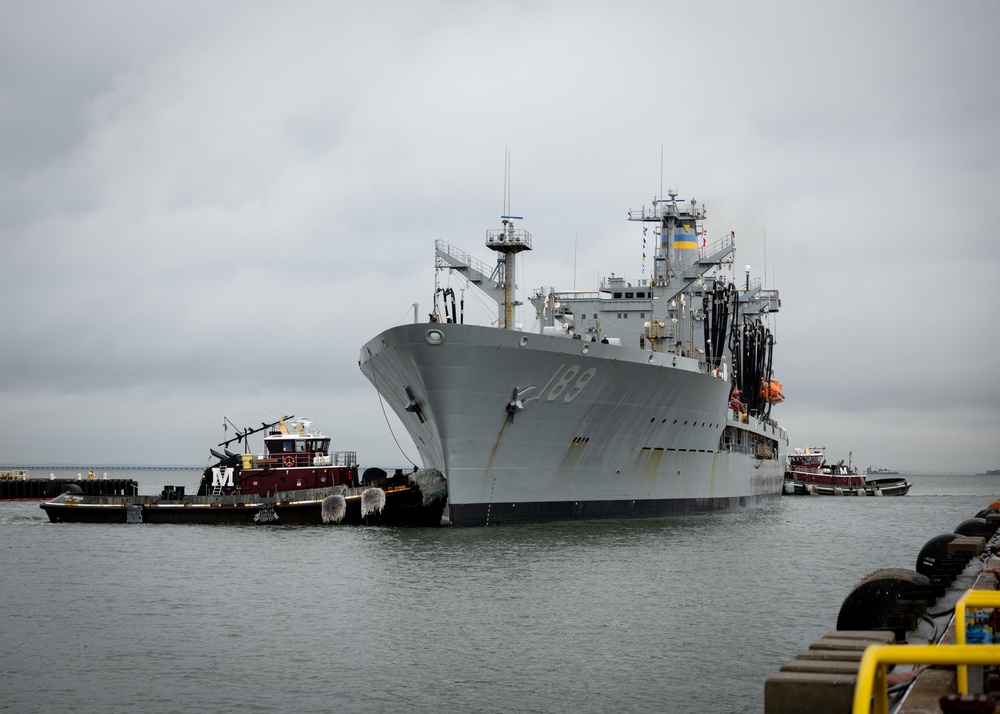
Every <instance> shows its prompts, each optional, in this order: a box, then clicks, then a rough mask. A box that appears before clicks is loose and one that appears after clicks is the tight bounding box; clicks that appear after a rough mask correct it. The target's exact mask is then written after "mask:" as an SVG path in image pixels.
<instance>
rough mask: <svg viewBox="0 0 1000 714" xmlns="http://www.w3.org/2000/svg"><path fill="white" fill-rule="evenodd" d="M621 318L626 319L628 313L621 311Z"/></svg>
mask: <svg viewBox="0 0 1000 714" xmlns="http://www.w3.org/2000/svg"><path fill="white" fill-rule="evenodd" d="M622 318H624V319H626V320H627V319H628V313H627V312H623V313H622Z"/></svg>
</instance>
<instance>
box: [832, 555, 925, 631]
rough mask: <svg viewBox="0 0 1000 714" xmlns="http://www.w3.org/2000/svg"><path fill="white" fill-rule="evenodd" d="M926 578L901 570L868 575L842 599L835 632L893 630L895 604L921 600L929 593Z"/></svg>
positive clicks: (891, 569) (877, 571) (889, 570)
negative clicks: (901, 601)
mask: <svg viewBox="0 0 1000 714" xmlns="http://www.w3.org/2000/svg"><path fill="white" fill-rule="evenodd" d="M930 587H931V581H930V579H929V578H928V577H927V576H926V575H922V574H921V573H918V572H916V571H913V570H906V569H904V568H884V569H882V570H876V571H875V572H874V573H872V574H871V575H867V576H866V577H865V578H864V579H862V580H861V582H859V583H858V584H857V585H855V586H854V589H852V590H851V592H850V593H848V595H847V597H846V598H844V602H843V604H842V605H841V606H840V614H839V615H838V616H837V629H838V630H884V629H892V627H893V625H894V623H893V620H894V617H893V616H895V615H896V614H897V612H898V609H897V606H896V602H897V601H898V600H901V599H902V600H907V599H911V598H913V599H922V598H923V596H924V594H925V593H926V592H927V591H928V590H929V589H930Z"/></svg>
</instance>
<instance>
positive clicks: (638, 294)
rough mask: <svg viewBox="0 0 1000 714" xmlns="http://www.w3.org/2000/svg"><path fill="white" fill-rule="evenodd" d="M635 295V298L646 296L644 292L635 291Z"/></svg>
mask: <svg viewBox="0 0 1000 714" xmlns="http://www.w3.org/2000/svg"><path fill="white" fill-rule="evenodd" d="M635 296H636V297H637V298H644V297H646V293H636V294H635Z"/></svg>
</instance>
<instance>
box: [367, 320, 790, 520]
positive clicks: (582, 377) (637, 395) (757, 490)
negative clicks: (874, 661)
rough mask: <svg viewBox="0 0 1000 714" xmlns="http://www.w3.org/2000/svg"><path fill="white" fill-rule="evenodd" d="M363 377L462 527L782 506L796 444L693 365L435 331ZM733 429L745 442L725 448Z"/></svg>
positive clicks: (379, 359)
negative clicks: (732, 402)
mask: <svg viewBox="0 0 1000 714" xmlns="http://www.w3.org/2000/svg"><path fill="white" fill-rule="evenodd" d="M429 331H435V332H436V333H437V334H439V335H440V336H441V340H440V343H439V344H430V343H429V342H428V339H427V335H428V332H429ZM360 367H361V370H362V372H363V373H364V374H365V375H366V376H367V377H368V379H369V380H370V381H371V382H372V383H373V384H374V385H375V387H376V389H377V390H378V391H379V393H380V394H381V395H382V397H383V398H384V399H385V401H386V402H387V403H388V404H389V405H390V407H391V408H392V409H393V411H394V412H395V413H396V414H397V416H398V417H399V418H400V419H401V420H402V423H403V425H404V426H405V427H406V429H407V431H408V432H409V434H410V436H411V437H412V438H413V441H414V443H415V444H416V447H417V449H418V450H419V452H420V456H421V459H422V460H423V463H424V466H425V467H433V468H437V469H440V470H441V471H442V472H443V473H444V474H445V477H446V478H447V482H448V499H449V510H450V516H451V520H452V523H454V524H456V525H489V524H495V523H508V522H527V521H546V520H568V519H575V518H628V517H655V516H665V515H679V514H690V513H705V512H712V511H725V510H734V509H740V508H745V507H748V506H753V505H757V504H760V503H763V502H769V501H772V500H774V499H777V498H778V497H780V495H781V490H782V482H783V468H782V464H783V463H784V451H785V449H786V447H787V438H786V436H785V434H784V432H783V431H782V430H781V429H779V428H778V427H777V426H775V425H774V424H765V423H762V422H758V421H757V420H755V419H752V418H750V419H749V420H747V422H746V423H743V424H741V423H740V422H738V421H736V420H735V419H734V418H733V412H732V411H730V409H729V407H728V405H729V392H730V384H729V382H728V381H727V380H725V379H723V378H721V377H719V376H714V375H708V374H704V373H702V372H699V370H698V363H697V362H696V361H695V360H693V359H687V358H684V357H678V356H674V355H671V354H663V353H652V352H649V351H648V350H640V349H636V348H629V347H622V346H618V345H604V344H600V343H593V342H583V341H580V340H571V339H567V338H563V337H553V336H543V335H538V334H529V333H523V332H516V331H508V330H499V329H496V328H490V327H480V326H473V325H461V324H452V323H449V324H440V323H430V324H420V325H406V326H402V327H395V328H392V329H389V330H387V331H385V332H383V333H382V334H380V335H379V336H377V337H376V338H374V339H373V340H371V341H370V342H368V343H367V344H366V345H365V346H364V347H363V348H362V350H361V356H360ZM408 390H409V391H408ZM408 407H409V410H408ZM727 426H729V427H733V428H737V429H740V430H741V435H740V438H739V439H736V440H733V439H729V440H728V441H729V442H730V443H725V442H726V441H727V440H726V439H724V438H723V435H724V433H725V431H726V427H727ZM730 435H731V436H732V432H730ZM765 443H766V444H769V445H770V446H767V447H765V448H764V451H763V452H762V451H761V445H762V444H765Z"/></svg>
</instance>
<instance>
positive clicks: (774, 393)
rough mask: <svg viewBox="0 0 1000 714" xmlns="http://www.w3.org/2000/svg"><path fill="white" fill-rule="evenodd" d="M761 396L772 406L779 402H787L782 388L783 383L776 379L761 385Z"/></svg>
mask: <svg viewBox="0 0 1000 714" xmlns="http://www.w3.org/2000/svg"><path fill="white" fill-rule="evenodd" d="M760 396H762V397H763V398H764V399H765V401H768V402H770V403H771V404H778V403H779V402H783V401H785V391H784V388H783V387H782V386H781V382H779V381H778V380H776V379H772V380H771V381H770V382H764V383H763V384H761V385H760Z"/></svg>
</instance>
